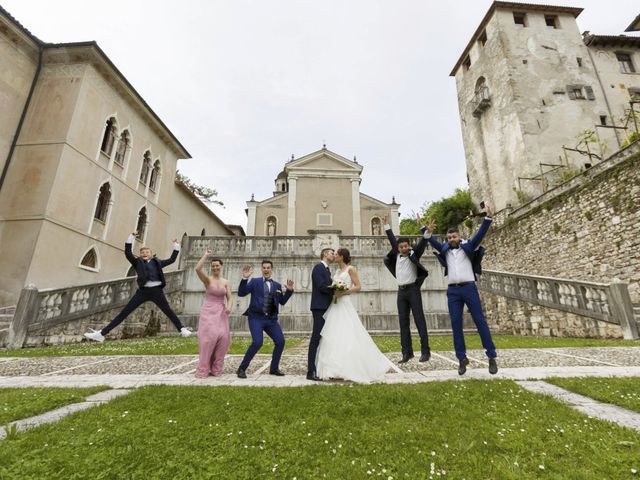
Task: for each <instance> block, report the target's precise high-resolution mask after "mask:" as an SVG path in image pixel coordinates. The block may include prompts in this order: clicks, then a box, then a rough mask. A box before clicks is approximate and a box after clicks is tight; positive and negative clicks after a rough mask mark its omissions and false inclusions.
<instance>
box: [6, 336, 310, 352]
mask: <svg viewBox="0 0 640 480" xmlns="http://www.w3.org/2000/svg"><path fill="white" fill-rule="evenodd" d="M301 341H302V339H301V338H297V337H289V338H287V339H286V344H285V350H286V349H289V348H292V347H295V346H296V345H298V344H299V343H300V342H301ZM250 344H251V337H241V336H234V337H233V341H232V343H231V348H230V350H229V353H233V354H242V353H244V352H245V351H246V350H247V348H248V347H249V345H250ZM271 352H273V342H272V341H271V339H270V338H269V337H268V336H267V335H265V338H264V344H263V345H262V348H261V349H260V353H271ZM181 354H186V355H197V354H198V339H197V338H196V337H190V338H183V337H147V338H130V339H126V340H111V341H109V340H107V341H106V342H103V343H95V342H81V343H71V344H66V345H51V346H46V347H33V348H22V349H17V350H2V351H0V357H67V356H84V355H181Z"/></svg>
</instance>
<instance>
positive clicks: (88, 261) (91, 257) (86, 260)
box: [80, 248, 98, 269]
mask: <svg viewBox="0 0 640 480" xmlns="http://www.w3.org/2000/svg"><path fill="white" fill-rule="evenodd" d="M80 265H82V266H84V267H88V268H94V269H97V268H98V254H97V253H96V250H95V248H92V249H90V250H89V251H88V252H87V253H85V254H84V257H82V260H80Z"/></svg>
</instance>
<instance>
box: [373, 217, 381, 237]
mask: <svg viewBox="0 0 640 480" xmlns="http://www.w3.org/2000/svg"><path fill="white" fill-rule="evenodd" d="M371 235H382V222H381V221H380V218H378V217H373V218H372V219H371Z"/></svg>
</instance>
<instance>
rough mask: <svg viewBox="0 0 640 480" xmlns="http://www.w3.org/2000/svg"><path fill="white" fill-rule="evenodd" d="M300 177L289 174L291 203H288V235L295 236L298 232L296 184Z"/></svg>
mask: <svg viewBox="0 0 640 480" xmlns="http://www.w3.org/2000/svg"><path fill="white" fill-rule="evenodd" d="M297 183H298V179H297V178H296V177H292V176H289V204H288V205H287V207H288V208H287V210H288V213H287V235H289V236H295V234H296V191H297V189H296V186H297Z"/></svg>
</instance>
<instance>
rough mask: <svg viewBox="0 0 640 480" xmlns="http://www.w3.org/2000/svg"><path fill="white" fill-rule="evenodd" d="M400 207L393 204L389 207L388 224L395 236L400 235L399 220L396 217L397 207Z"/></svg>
mask: <svg viewBox="0 0 640 480" xmlns="http://www.w3.org/2000/svg"><path fill="white" fill-rule="evenodd" d="M399 206H400V205H398V204H395V205H393V204H392V205H391V211H390V218H389V224H390V225H391V230H393V231H394V232H395V233H396V235H400V219H399V217H398V207H399Z"/></svg>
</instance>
